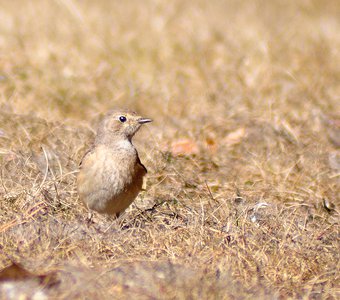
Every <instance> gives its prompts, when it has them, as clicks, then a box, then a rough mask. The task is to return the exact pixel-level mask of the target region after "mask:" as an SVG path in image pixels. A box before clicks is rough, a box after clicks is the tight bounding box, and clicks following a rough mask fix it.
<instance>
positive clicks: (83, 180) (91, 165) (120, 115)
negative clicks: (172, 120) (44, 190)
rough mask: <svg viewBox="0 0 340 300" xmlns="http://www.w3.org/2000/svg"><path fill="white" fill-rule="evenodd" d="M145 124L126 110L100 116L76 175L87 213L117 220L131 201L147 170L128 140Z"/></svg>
mask: <svg viewBox="0 0 340 300" xmlns="http://www.w3.org/2000/svg"><path fill="white" fill-rule="evenodd" d="M149 122H152V119H149V118H143V117H141V116H139V115H138V114H137V113H136V112H133V111H131V110H127V109H116V110H111V111H109V112H108V113H107V114H106V115H105V116H104V118H103V119H102V121H101V122H100V124H99V127H98V130H97V134H96V136H95V138H94V142H93V144H92V146H91V147H90V148H89V149H88V151H87V152H86V153H85V155H84V156H83V158H82V160H81V162H80V165H79V173H78V175H77V190H78V194H79V198H80V200H81V201H82V202H83V203H84V204H85V206H86V207H87V208H88V209H90V210H92V211H97V212H99V213H101V214H105V215H111V216H114V217H117V218H118V217H119V216H120V215H121V214H122V213H123V212H124V211H125V210H126V209H127V208H128V207H129V206H130V204H131V203H132V202H133V201H134V200H135V198H136V197H137V195H138V194H139V192H140V191H141V189H142V185H143V177H144V176H145V175H146V173H147V169H146V167H145V166H144V165H143V164H142V163H141V161H140V159H139V156H138V152H137V149H136V148H135V146H134V145H133V144H132V138H133V136H134V135H135V133H136V132H137V131H138V130H139V129H140V127H141V126H142V125H143V124H146V123H149Z"/></svg>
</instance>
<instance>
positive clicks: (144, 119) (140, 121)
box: [138, 118, 152, 124]
mask: <svg viewBox="0 0 340 300" xmlns="http://www.w3.org/2000/svg"><path fill="white" fill-rule="evenodd" d="M150 122H152V120H151V119H147V118H139V119H138V123H139V124H145V123H150Z"/></svg>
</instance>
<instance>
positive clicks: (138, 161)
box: [137, 154, 148, 173]
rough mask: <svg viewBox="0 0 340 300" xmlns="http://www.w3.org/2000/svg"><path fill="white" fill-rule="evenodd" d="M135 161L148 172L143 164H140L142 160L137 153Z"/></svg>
mask: <svg viewBox="0 0 340 300" xmlns="http://www.w3.org/2000/svg"><path fill="white" fill-rule="evenodd" d="M137 163H138V164H139V165H140V166H141V167H142V168H143V169H144V171H145V173H147V172H148V170H147V169H146V168H145V166H144V165H143V164H142V162H141V161H140V159H139V156H138V154H137Z"/></svg>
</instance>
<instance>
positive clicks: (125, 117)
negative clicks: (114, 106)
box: [97, 110, 152, 140]
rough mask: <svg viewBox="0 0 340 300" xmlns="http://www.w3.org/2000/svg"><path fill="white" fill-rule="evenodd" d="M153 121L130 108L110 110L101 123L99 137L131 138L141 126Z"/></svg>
mask: <svg viewBox="0 0 340 300" xmlns="http://www.w3.org/2000/svg"><path fill="white" fill-rule="evenodd" d="M149 122H152V120H151V119H148V118H143V117H141V116H139V115H138V114H137V113H135V112H133V111H130V110H114V111H110V112H108V113H107V114H106V115H105V117H104V118H103V120H102V122H101V123H100V125H99V128H98V133H97V138H98V139H105V140H106V139H110V140H111V139H115V138H117V139H128V140H131V139H132V137H133V136H134V135H135V133H136V132H137V131H138V130H139V128H140V127H141V126H142V125H143V124H145V123H149Z"/></svg>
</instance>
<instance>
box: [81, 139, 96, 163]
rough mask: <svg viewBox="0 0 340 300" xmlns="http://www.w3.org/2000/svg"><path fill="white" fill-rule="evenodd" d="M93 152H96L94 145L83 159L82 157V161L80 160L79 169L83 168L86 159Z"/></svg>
mask: <svg viewBox="0 0 340 300" xmlns="http://www.w3.org/2000/svg"><path fill="white" fill-rule="evenodd" d="M93 152H94V144H93V145H92V146H91V147H90V148H89V149H88V150H87V151H86V152H85V154H84V155H83V157H82V159H81V160H80V163H79V168H81V166H82V164H83V162H84V159H85V158H86V157H87V156H88V155H90V154H91V153H93Z"/></svg>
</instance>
